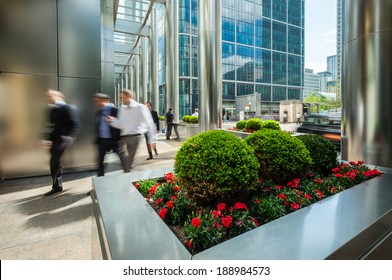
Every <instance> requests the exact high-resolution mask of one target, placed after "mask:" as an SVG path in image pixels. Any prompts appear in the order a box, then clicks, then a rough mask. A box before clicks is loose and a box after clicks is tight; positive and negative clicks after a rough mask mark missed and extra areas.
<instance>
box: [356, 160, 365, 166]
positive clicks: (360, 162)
mask: <svg viewBox="0 0 392 280" xmlns="http://www.w3.org/2000/svg"><path fill="white" fill-rule="evenodd" d="M364 163H365V162H364V161H362V160H358V163H357V164H358V165H363V164H364Z"/></svg>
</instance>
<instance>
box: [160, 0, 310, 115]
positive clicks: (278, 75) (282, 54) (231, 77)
mask: <svg viewBox="0 0 392 280" xmlns="http://www.w3.org/2000/svg"><path fill="white" fill-rule="evenodd" d="M197 2H198V1H197V0H179V2H178V3H179V4H178V5H179V27H178V32H179V75H180V77H179V79H180V87H179V91H180V92H179V96H180V98H179V99H180V115H181V116H182V115H184V114H190V113H191V112H193V111H194V109H195V107H197V106H198V95H197V90H196V89H195V88H197V84H198V83H197V76H198V74H197V71H198V47H197V46H198V45H197V43H198V37H197V35H198V31H197ZM221 3H222V10H221V11H222V92H223V103H224V104H223V107H233V106H234V104H235V99H236V96H244V95H252V94H254V93H259V94H260V95H261V102H262V104H261V107H262V108H263V109H262V112H263V113H266V114H271V113H273V112H276V109H277V108H279V102H278V101H280V100H286V99H301V94H302V87H303V79H304V78H303V77H304V73H303V69H304V68H303V65H304V0H247V1H239V0H222V1H221ZM160 50H162V49H161V48H160ZM186 81H187V82H186Z"/></svg>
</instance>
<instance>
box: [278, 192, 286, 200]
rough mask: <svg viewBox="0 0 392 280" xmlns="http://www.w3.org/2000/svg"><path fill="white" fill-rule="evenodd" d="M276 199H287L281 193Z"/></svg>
mask: <svg viewBox="0 0 392 280" xmlns="http://www.w3.org/2000/svg"><path fill="white" fill-rule="evenodd" d="M278 197H279V198H281V199H287V197H286V196H285V195H284V194H283V193H280V194H278Z"/></svg>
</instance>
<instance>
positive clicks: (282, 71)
mask: <svg viewBox="0 0 392 280" xmlns="http://www.w3.org/2000/svg"><path fill="white" fill-rule="evenodd" d="M286 57H287V56H286V54H283V53H277V52H274V53H273V54H272V83H274V84H282V85H285V84H286V73H287V63H286V61H287V58H286Z"/></svg>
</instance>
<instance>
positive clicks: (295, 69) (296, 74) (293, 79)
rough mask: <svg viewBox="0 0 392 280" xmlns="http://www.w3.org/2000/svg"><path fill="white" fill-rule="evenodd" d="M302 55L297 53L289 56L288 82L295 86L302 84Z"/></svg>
mask: <svg viewBox="0 0 392 280" xmlns="http://www.w3.org/2000/svg"><path fill="white" fill-rule="evenodd" d="M301 65H302V64H301V57H300V56H295V55H289V56H288V67H287V68H288V69H287V70H288V73H287V76H288V84H289V85H293V86H301V76H302V70H301V69H302V68H301Z"/></svg>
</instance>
